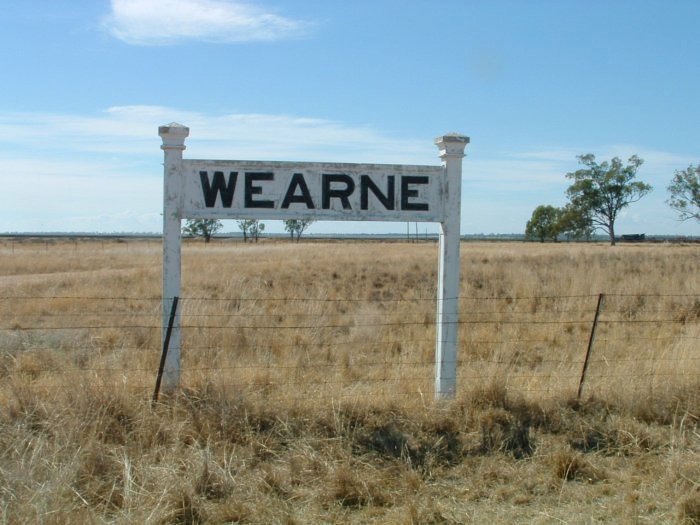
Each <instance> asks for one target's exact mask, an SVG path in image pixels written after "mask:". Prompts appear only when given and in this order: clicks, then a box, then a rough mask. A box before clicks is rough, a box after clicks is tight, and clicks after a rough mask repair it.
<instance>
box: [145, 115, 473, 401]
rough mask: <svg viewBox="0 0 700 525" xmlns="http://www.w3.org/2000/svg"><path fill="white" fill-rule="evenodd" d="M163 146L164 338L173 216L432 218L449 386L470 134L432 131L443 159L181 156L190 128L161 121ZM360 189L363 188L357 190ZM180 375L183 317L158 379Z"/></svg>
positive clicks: (175, 246) (440, 350)
mask: <svg viewBox="0 0 700 525" xmlns="http://www.w3.org/2000/svg"><path fill="white" fill-rule="evenodd" d="M158 133H159V135H160V136H161V137H162V139H163V145H162V146H161V148H162V149H163V151H164V152H165V165H164V166H165V167H164V174H165V181H164V202H163V337H165V330H166V327H167V323H168V319H169V316H170V308H171V306H172V301H173V298H174V297H177V296H179V295H180V280H181V276H180V271H181V270H180V269H181V263H180V244H181V239H180V228H181V224H180V221H181V220H182V219H183V218H201V219H204V218H207V219H270V220H273V219H300V218H310V219H318V220H342V221H350V220H364V221H407V222H439V223H440V227H441V233H440V260H439V272H438V298H437V326H436V346H435V396H436V398H438V399H440V398H449V397H453V396H454V394H455V392H456V376H457V334H458V299H459V243H460V231H459V227H460V197H461V187H462V158H463V157H464V149H465V147H466V145H467V144H468V143H469V138H468V137H465V136H462V135H457V134H449V135H445V136H442V137H438V138H437V139H435V143H436V144H437V146H438V148H439V149H440V158H441V159H442V166H412V165H395V164H341V163H319V162H261V161H226V160H223V161H216V160H183V159H182V152H183V150H184V149H185V138H187V136H188V135H189V129H188V128H186V127H185V126H182V125H180V124H174V123H173V124H170V125H167V126H161V127H160V128H159V129H158ZM363 189H364V190H363ZM179 380H180V316H179V314H178V315H177V316H176V318H175V324H174V326H173V331H172V334H171V338H170V350H169V353H168V358H167V360H166V364H165V370H164V375H163V388H164V389H166V390H168V389H170V390H172V389H174V388H176V387H177V386H178V384H179Z"/></svg>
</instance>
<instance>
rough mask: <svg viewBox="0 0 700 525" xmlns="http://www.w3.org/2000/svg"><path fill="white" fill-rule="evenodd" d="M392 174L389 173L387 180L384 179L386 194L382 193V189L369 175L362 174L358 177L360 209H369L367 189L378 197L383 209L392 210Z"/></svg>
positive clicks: (393, 185)
mask: <svg viewBox="0 0 700 525" xmlns="http://www.w3.org/2000/svg"><path fill="white" fill-rule="evenodd" d="M394 187H395V184H394V176H393V175H389V176H387V181H386V194H384V193H382V190H380V189H379V186H377V185H376V184H375V183H374V181H373V180H372V178H371V177H370V176H369V175H362V176H361V177H360V209H361V210H367V209H369V202H368V201H369V191H368V190H372V193H374V196H375V197H377V199H379V202H381V203H382V205H383V206H384V208H385V209H387V210H393V209H394Z"/></svg>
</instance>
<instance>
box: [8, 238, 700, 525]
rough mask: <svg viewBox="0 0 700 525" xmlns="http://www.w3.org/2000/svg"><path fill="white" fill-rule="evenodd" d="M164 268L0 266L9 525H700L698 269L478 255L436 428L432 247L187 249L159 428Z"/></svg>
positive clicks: (48, 258) (547, 254)
mask: <svg viewBox="0 0 700 525" xmlns="http://www.w3.org/2000/svg"><path fill="white" fill-rule="evenodd" d="M159 249H160V247H159V246H158V245H156V243H155V242H150V243H149V242H145V241H141V242H137V241H130V242H129V243H128V245H127V244H126V243H114V242H105V243H101V242H95V241H93V242H88V241H85V242H79V243H72V242H53V241H50V242H49V243H45V242H43V241H42V242H37V243H31V242H28V241H27V242H24V243H16V244H15V245H14V252H12V247H11V246H10V244H8V243H7V242H5V243H4V244H3V243H2V242H0V297H2V299H0V325H1V326H2V327H3V328H4V329H3V330H0V378H1V379H2V383H1V385H2V386H0V502H1V505H0V521H2V522H6V523H102V522H106V523H107V522H108V523H158V524H166V523H290V524H291V523H299V524H301V523H368V522H375V523H401V524H409V523H436V524H437V523H465V522H466V523H469V522H472V523H553V522H564V523H589V522H596V523H598V522H607V523H697V522H698V519H699V518H698V516H699V514H698V510H697V509H698V504H697V503H698V496H697V495H698V487H699V486H700V461H698V451H699V449H700V427H699V419H698V418H699V417H700V383H698V380H697V378H698V377H699V376H698V372H700V368H699V365H700V360H699V359H698V357H699V356H698V344H697V341H698V337H700V333H699V330H700V328H699V327H700V325H699V324H698V322H699V313H700V310H699V309H698V308H699V306H698V305H700V302H699V299H698V297H697V295H693V294H697V291H698V290H699V289H700V286H699V285H700V277H699V276H698V272H697V268H698V267H699V266H700V264H698V263H700V251H698V247H697V246H619V247H617V248H615V249H611V248H610V247H607V246H595V245H574V246H564V245H545V246H539V245H521V244H465V245H463V249H462V257H463V269H462V283H463V284H462V286H463V289H462V293H461V296H462V299H461V311H462V320H463V321H465V322H464V324H462V325H460V341H461V342H462V343H461V346H460V362H459V366H458V371H459V377H458V380H459V393H458V396H457V399H456V400H454V401H452V402H448V403H435V402H434V401H433V400H432V388H433V379H432V376H433V365H432V358H433V357H432V354H433V347H434V342H433V340H434V326H433V322H434V299H433V298H434V293H435V291H434V290H435V263H436V257H437V255H436V248H435V245H433V244H413V245H406V244H400V243H396V244H374V243H337V244H332V243H328V244H324V243H308V244H303V243H302V244H299V245H296V244H291V243H289V244H288V243H271V242H263V243H261V244H258V245H256V246H252V245H241V244H233V243H227V242H219V243H217V242H215V243H214V244H212V245H209V246H206V247H205V246H204V245H202V244H188V245H187V246H186V248H185V252H184V268H183V276H184V283H183V285H184V290H183V296H184V297H185V298H184V299H183V310H182V320H183V325H184V326H187V327H188V328H185V329H184V330H183V389H182V391H181V392H179V393H177V394H176V395H174V396H170V397H165V398H164V399H163V401H162V402H161V403H157V404H155V405H153V404H151V402H150V395H151V392H152V388H153V384H154V373H155V370H156V367H157V363H158V358H159V347H160V329H159V325H160V317H161V314H160V304H159V301H158V300H157V298H158V297H159V294H160V289H159V286H160V254H159ZM599 293H605V294H606V300H605V303H604V306H603V311H602V314H601V323H600V325H599V327H598V331H597V335H596V342H595V345H594V348H593V353H592V356H591V362H590V364H589V369H588V373H587V378H586V383H585V388H584V396H583V398H582V399H581V400H580V401H578V400H576V399H575V397H576V390H577V387H578V380H579V377H580V371H581V365H582V359H583V355H584V353H585V349H586V345H587V342H588V336H589V334H590V328H591V321H592V318H593V313H594V309H595V304H596V302H597V297H598V294H599ZM56 296H58V297H60V299H56V298H54V297H56ZM10 297H12V298H15V299H9V298H10ZM23 298H25V299H23ZM42 298H45V299H42ZM86 298H92V299H86ZM152 298H155V300H152ZM278 299H284V300H278ZM348 299H350V300H348ZM101 325H104V327H102V328H96V326H101ZM268 326H269V327H271V328H266V327H268ZM300 327H302V328H300Z"/></svg>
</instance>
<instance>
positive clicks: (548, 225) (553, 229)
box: [525, 205, 560, 242]
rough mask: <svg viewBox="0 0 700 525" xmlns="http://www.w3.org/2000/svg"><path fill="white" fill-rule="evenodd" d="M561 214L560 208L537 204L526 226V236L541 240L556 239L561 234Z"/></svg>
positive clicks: (530, 238)
mask: <svg viewBox="0 0 700 525" xmlns="http://www.w3.org/2000/svg"><path fill="white" fill-rule="evenodd" d="M559 214H560V210H559V209H558V208H555V207H554V206H547V205H542V206H537V208H535V211H533V212H532V217H531V218H530V220H529V221H527V225H526V226H525V238H526V239H527V240H530V241H532V240H539V241H540V242H544V241H546V240H550V241H556V240H557V236H558V235H559Z"/></svg>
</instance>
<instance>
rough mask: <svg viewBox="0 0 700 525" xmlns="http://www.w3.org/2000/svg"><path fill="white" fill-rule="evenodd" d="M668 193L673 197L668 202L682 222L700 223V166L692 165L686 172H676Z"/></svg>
mask: <svg viewBox="0 0 700 525" xmlns="http://www.w3.org/2000/svg"><path fill="white" fill-rule="evenodd" d="M668 191H669V193H670V194H671V197H670V198H669V199H668V200H667V201H666V202H667V203H668V205H669V206H671V208H673V209H674V210H676V211H677V212H678V215H679V217H680V219H681V220H682V221H686V220H688V219H695V220H696V221H700V166H693V165H692V164H691V165H690V166H688V168H687V169H685V170H681V171H676V174H675V175H674V176H673V180H672V181H671V184H670V185H669V186H668Z"/></svg>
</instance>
